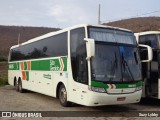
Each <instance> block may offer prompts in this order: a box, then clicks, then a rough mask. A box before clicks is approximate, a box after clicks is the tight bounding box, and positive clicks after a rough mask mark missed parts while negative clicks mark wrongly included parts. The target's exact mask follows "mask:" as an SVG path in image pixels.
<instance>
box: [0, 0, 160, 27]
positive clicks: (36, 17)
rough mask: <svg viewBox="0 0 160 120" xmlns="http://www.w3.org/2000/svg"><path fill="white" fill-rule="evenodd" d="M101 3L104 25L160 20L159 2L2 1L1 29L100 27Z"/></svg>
mask: <svg viewBox="0 0 160 120" xmlns="http://www.w3.org/2000/svg"><path fill="white" fill-rule="evenodd" d="M99 3H100V4H101V21H102V22H110V21H116V20H120V19H125V18H131V17H136V16H138V17H147V16H158V17H160V0H1V1H0V25H17V26H37V27H53V28H65V27H69V26H73V25H76V24H83V23H88V24H97V23H98V22H97V21H98V4H99ZM155 11H157V12H155ZM148 13H151V14H148Z"/></svg>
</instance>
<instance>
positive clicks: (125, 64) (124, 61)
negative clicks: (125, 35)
mask: <svg viewBox="0 0 160 120" xmlns="http://www.w3.org/2000/svg"><path fill="white" fill-rule="evenodd" d="M122 65H123V69H124V71H125V68H126V67H127V68H128V72H129V74H130V76H131V78H132V80H133V81H135V80H134V77H133V75H132V72H131V69H130V67H129V65H128V63H127V61H126V60H125V59H124V55H123V53H122Z"/></svg>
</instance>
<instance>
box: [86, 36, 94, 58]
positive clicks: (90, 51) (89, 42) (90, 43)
mask: <svg viewBox="0 0 160 120" xmlns="http://www.w3.org/2000/svg"><path fill="white" fill-rule="evenodd" d="M84 40H85V41H86V47H87V60H89V59H90V58H91V57H94V56H95V41H94V39H89V38H84Z"/></svg>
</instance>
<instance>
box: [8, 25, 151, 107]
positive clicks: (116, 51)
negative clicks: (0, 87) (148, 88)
mask: <svg viewBox="0 0 160 120" xmlns="http://www.w3.org/2000/svg"><path fill="white" fill-rule="evenodd" d="M144 47H145V46H144ZM148 52H150V49H149V47H148ZM147 60H148V61H149V60H150V56H149V57H148V58H147ZM8 81H9V84H10V85H14V86H15V88H16V90H17V91H19V92H23V90H24V89H27V90H31V91H35V92H38V93H42V94H45V95H49V96H52V97H56V98H59V100H60V103H61V105H62V106H68V105H70V103H78V104H81V105H86V106H101V105H113V104H126V103H136V102H139V101H140V98H141V94H142V84H143V82H142V73H141V61H140V57H139V52H138V46H137V43H136V39H135V36H134V33H132V32H131V31H129V30H125V29H121V28H116V27H110V26H102V25H86V24H84V25H77V26H74V27H70V28H66V29H63V30H60V31H57V32H51V33H48V34H45V35H43V36H40V37H37V38H34V39H31V40H29V41H27V42H25V43H22V44H20V45H15V46H13V47H11V49H10V53H9V70H8Z"/></svg>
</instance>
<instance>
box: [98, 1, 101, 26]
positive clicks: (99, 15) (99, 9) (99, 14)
mask: <svg viewBox="0 0 160 120" xmlns="http://www.w3.org/2000/svg"><path fill="white" fill-rule="evenodd" d="M100 19H101V5H100V3H99V6H98V24H101V20H100Z"/></svg>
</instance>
